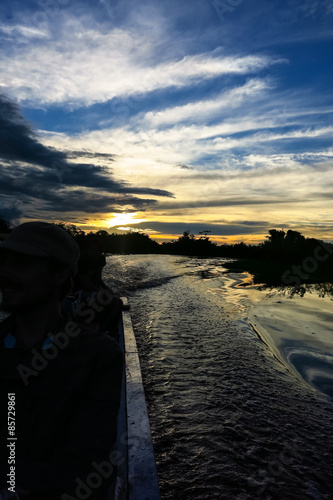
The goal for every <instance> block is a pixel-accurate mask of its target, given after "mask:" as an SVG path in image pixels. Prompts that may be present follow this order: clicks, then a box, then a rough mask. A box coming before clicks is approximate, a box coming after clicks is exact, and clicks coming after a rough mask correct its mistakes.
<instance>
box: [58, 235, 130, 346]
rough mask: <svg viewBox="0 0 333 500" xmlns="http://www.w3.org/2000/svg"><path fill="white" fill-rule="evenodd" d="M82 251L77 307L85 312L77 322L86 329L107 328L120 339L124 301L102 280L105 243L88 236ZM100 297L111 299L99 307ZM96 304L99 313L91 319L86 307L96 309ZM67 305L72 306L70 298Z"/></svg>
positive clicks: (82, 245) (75, 284)
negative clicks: (102, 244) (102, 245)
mask: <svg viewBox="0 0 333 500" xmlns="http://www.w3.org/2000/svg"><path fill="white" fill-rule="evenodd" d="M80 252H81V255H80V259H79V261H78V273H77V275H76V276H75V279H74V292H75V305H74V310H75V309H76V311H77V310H79V312H80V311H82V313H83V314H78V315H77V314H76V318H77V321H78V322H79V324H82V325H84V326H85V327H86V328H90V329H93V330H98V331H107V332H108V333H109V335H111V336H112V337H114V338H115V339H116V340H119V337H118V322H119V320H120V318H121V312H122V306H123V303H122V300H121V299H120V298H119V297H116V296H115V295H114V294H113V293H112V291H111V290H110V288H109V287H108V286H107V285H106V284H105V283H104V281H103V279H102V271H103V268H104V266H105V264H106V259H105V255H104V254H103V252H102V247H101V243H100V241H99V240H98V238H89V237H88V238H87V239H86V240H85V241H84V242H83V243H82V244H81V247H80ZM103 296H104V297H103ZM98 297H101V298H102V302H104V301H107V302H108V303H107V304H106V305H105V307H103V308H102V309H100V308H99V305H98ZM96 302H97V304H96ZM95 304H96V308H95V314H94V318H93V320H91V318H90V317H89V315H87V314H85V308H89V307H93V308H94V305H95ZM65 306H66V307H68V300H66V301H65ZM74 315H75V312H74Z"/></svg>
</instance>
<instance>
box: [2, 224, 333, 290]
mask: <svg viewBox="0 0 333 500" xmlns="http://www.w3.org/2000/svg"><path fill="white" fill-rule="evenodd" d="M59 225H60V226H61V227H63V228H64V229H65V230H66V231H67V232H68V233H69V234H71V235H72V236H73V237H74V238H75V239H76V240H77V242H78V243H79V245H82V244H83V243H84V242H88V241H89V240H98V241H99V245H100V247H101V248H102V250H103V252H105V253H110V254H136V253H138V254H145V253H149V254H154V253H156V254H161V253H162V254H163V253H164V254H174V255H188V256H196V257H227V258H228V259H230V260H229V261H227V262H226V263H225V265H224V266H225V267H226V269H227V270H228V271H229V272H244V271H246V272H249V273H250V274H252V275H253V276H254V278H253V279H254V283H265V284H269V285H280V284H282V285H290V286H300V285H301V284H304V283H305V284H306V283H333V244H332V243H325V242H323V241H321V240H318V239H315V238H306V237H305V236H303V235H302V234H301V233H300V232H298V231H294V230H291V229H289V230H288V231H287V232H285V231H283V230H277V229H271V230H269V231H268V235H267V237H266V240H265V241H264V242H263V243H260V244H258V245H247V244H245V243H243V242H241V243H235V244H232V245H227V244H223V245H217V244H216V243H214V242H212V241H211V240H210V239H209V237H208V236H207V235H206V234H203V235H200V236H199V237H196V236H195V235H193V234H190V233H189V231H185V232H184V233H183V234H182V235H181V236H179V238H178V239H176V240H174V241H171V242H165V243H162V244H159V243H157V242H156V241H154V240H152V239H151V238H150V237H149V236H148V235H147V234H145V233H140V232H129V233H126V234H115V233H112V234H110V233H108V232H107V231H104V230H99V231H97V232H95V233H93V232H90V233H88V234H86V233H85V232H84V231H82V230H81V229H80V228H78V227H77V226H75V225H74V224H69V223H65V222H62V223H59ZM9 231H10V228H9V224H8V223H7V222H6V221H4V219H2V218H1V217H0V233H8V232H9Z"/></svg>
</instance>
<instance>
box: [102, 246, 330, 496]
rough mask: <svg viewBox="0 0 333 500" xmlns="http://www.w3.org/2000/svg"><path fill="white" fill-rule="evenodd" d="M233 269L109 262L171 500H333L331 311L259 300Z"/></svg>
mask: <svg viewBox="0 0 333 500" xmlns="http://www.w3.org/2000/svg"><path fill="white" fill-rule="evenodd" d="M224 263H225V259H221V258H214V259H198V258H190V257H182V256H168V255H122V256H115V255H114V256H109V257H108V258H107V266H106V268H105V273H104V276H105V280H106V281H107V282H108V283H109V284H110V285H111V286H112V287H113V288H114V289H116V290H118V291H119V293H121V294H122V295H127V296H128V297H129V302H130V305H131V317H132V321H133V327H134V331H135V335H136V339H137V343H138V348H139V353H140V362H141V368H142V376H143V381H144V386H145V391H146V399H147V406H148V412H149V417H150V423H151V429H152V436H153V442H154V447H155V455H156V463H157V471H158V475H159V483H160V488H161V495H162V499H163V500H167V499H177V500H178V499H179V500H182V499H184V500H187V499H188V500H192V499H200V500H203V499H207V500H208V499H209V500H210V499H225V500H233V499H238V500H245V499H254V500H255V499H261V498H262V499H278V500H288V499H293V500H297V499H299V500H306V499H318V500H320V499H333V447H332V436H333V430H332V429H333V400H332V396H333V340H332V338H333V332H332V330H333V329H332V324H333V323H332V320H333V309H332V300H331V298H330V297H329V296H325V297H320V296H319V294H318V293H316V292H313V293H311V294H310V293H306V294H305V295H304V297H300V296H293V297H289V296H288V295H285V294H282V293H281V292H280V291H278V290H269V291H268V290H259V289H258V287H255V286H251V285H250V283H251V279H250V276H248V275H246V274H238V273H228V274H226V273H225V268H224V267H223V264H224ZM244 285H245V286H244ZM138 500H141V499H138Z"/></svg>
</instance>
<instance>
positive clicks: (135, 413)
mask: <svg viewBox="0 0 333 500" xmlns="http://www.w3.org/2000/svg"><path fill="white" fill-rule="evenodd" d="M121 299H122V301H123V311H122V318H121V320H120V321H119V343H120V346H121V349H122V351H123V354H124V368H123V370H124V371H123V382H122V391H121V403H120V409H119V414H118V423H117V439H116V442H115V445H114V449H115V450H116V451H117V453H118V456H119V457H120V458H121V460H119V465H118V466H117V478H116V482H115V486H113V488H111V489H109V492H108V495H107V500H113V499H114V500H161V496H160V490H159V485H158V476H157V470H156V461H155V455H154V447H153V442H152V436H151V430H150V423H149V417H148V412H147V405H146V398H145V392H144V388H143V383H142V376H141V368H140V360H139V354H138V349H137V344H136V340H135V335H134V331H133V326H132V320H131V316H130V312H129V303H128V299H127V298H126V297H121Z"/></svg>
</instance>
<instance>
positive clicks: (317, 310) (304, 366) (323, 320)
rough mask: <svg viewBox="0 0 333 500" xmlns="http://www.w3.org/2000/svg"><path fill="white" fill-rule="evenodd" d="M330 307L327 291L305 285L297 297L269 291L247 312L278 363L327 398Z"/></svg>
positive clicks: (330, 388)
mask: <svg viewBox="0 0 333 500" xmlns="http://www.w3.org/2000/svg"><path fill="white" fill-rule="evenodd" d="M281 292H282V293H281ZM288 297H289V298H288ZM277 298H279V300H277ZM332 306H333V302H332V299H331V290H330V288H329V289H328V288H327V286H326V285H324V286H320V285H316V286H312V285H311V286H310V285H309V286H308V287H307V288H306V290H305V293H301V294H291V293H290V290H288V289H287V290H283V291H281V290H278V291H275V292H274V291H273V293H272V290H271V293H270V295H268V296H266V297H265V298H264V299H263V301H262V302H261V303H260V304H257V305H256V306H255V307H253V308H251V310H250V311H249V320H250V323H251V324H252V326H253V328H254V330H255V331H256V332H257V334H258V336H259V337H260V338H261V339H262V340H263V341H264V342H265V343H266V344H267V345H268V346H269V347H270V348H271V349H272V351H273V352H274V353H275V355H276V356H277V357H278V358H279V359H280V360H281V362H283V363H284V364H285V365H286V366H287V367H291V368H292V369H293V370H294V372H295V373H296V374H297V375H298V376H300V377H302V379H303V380H304V381H305V382H307V383H308V384H309V385H310V386H311V387H312V388H314V389H316V390H318V391H320V392H322V393H323V394H326V395H328V396H331V397H333V307H332Z"/></svg>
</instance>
